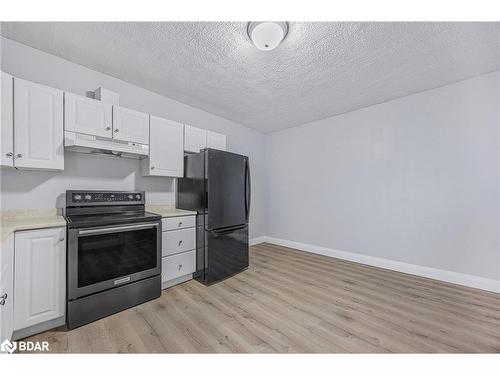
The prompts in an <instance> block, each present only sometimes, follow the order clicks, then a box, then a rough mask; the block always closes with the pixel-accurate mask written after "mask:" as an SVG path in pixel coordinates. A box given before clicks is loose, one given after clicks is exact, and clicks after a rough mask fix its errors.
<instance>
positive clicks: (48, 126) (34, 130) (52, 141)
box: [14, 78, 64, 169]
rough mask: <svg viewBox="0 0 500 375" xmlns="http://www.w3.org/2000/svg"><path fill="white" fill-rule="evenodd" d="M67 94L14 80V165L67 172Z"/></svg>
mask: <svg viewBox="0 0 500 375" xmlns="http://www.w3.org/2000/svg"><path fill="white" fill-rule="evenodd" d="M63 133H64V131H63V92H62V91H61V90H57V89H54V88H52V87H47V86H43V85H38V84H36V83H32V82H29V81H25V80H22V79H19V78H14V149H15V152H14V153H15V159H14V165H15V167H18V168H34V169H64V141H63V138H64V135H63Z"/></svg>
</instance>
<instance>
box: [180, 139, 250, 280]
mask: <svg viewBox="0 0 500 375" xmlns="http://www.w3.org/2000/svg"><path fill="white" fill-rule="evenodd" d="M176 190H177V200H176V207H177V208H181V209H185V210H192V211H196V212H198V215H197V219H196V224H197V233H196V272H195V273H194V278H195V279H196V280H198V281H200V282H202V283H204V284H211V283H214V282H217V281H220V280H222V279H225V278H227V277H230V276H232V275H234V274H236V273H238V272H240V271H242V270H244V269H246V268H247V267H248V215H249V213H250V168H249V163H248V157H247V156H243V155H239V154H234V153H232V152H226V151H220V150H214V149H211V148H207V149H203V150H201V151H200V152H199V153H197V154H189V155H185V156H184V177H183V178H178V179H177V189H176Z"/></svg>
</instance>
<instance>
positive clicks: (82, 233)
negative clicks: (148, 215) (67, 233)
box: [78, 223, 160, 236]
mask: <svg viewBox="0 0 500 375" xmlns="http://www.w3.org/2000/svg"><path fill="white" fill-rule="evenodd" d="M159 225H160V224H159V223H152V224H137V225H123V226H119V227H107V228H95V229H80V230H79V231H78V235H79V236H89V235H92V234H106V233H116V232H128V231H131V230H136V229H146V228H154V227H157V226H159Z"/></svg>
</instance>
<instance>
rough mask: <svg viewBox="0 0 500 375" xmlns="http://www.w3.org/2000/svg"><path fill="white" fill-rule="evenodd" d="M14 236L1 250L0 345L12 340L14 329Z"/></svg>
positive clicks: (11, 236)
mask: <svg viewBox="0 0 500 375" xmlns="http://www.w3.org/2000/svg"><path fill="white" fill-rule="evenodd" d="M13 302H14V235H13V234H11V235H10V236H9V237H8V238H7V239H6V240H5V241H4V243H3V244H2V248H1V249H0V343H1V342H4V340H10V339H11V337H12V331H13V329H14V304H13Z"/></svg>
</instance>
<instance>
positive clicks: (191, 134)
mask: <svg viewBox="0 0 500 375" xmlns="http://www.w3.org/2000/svg"><path fill="white" fill-rule="evenodd" d="M205 147H207V131H206V130H205V129H200V128H195V127H194V126H190V125H185V126H184V151H188V152H199V151H200V150H201V149H202V148H205Z"/></svg>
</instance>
